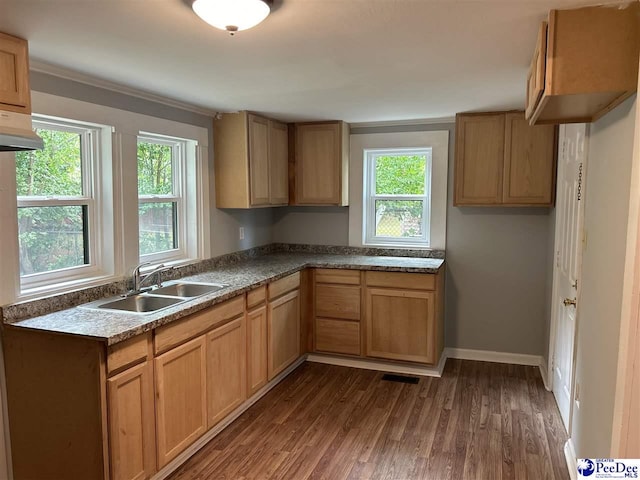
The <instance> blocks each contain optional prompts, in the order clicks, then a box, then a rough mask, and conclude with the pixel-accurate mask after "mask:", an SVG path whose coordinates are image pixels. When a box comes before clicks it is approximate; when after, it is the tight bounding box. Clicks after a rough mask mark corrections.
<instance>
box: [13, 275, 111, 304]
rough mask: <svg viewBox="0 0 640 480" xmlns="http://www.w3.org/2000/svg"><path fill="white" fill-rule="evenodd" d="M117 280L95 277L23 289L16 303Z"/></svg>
mask: <svg viewBox="0 0 640 480" xmlns="http://www.w3.org/2000/svg"><path fill="white" fill-rule="evenodd" d="M118 280H120V279H119V278H118V277H115V276H114V275H96V276H92V277H88V278H81V279H76V280H70V281H66V282H59V283H54V284H51V285H46V286H40V287H32V288H25V289H21V290H20V294H19V295H18V296H17V298H16V303H17V302H24V301H29V300H39V299H42V298H47V297H53V296H55V295H59V294H65V293H72V292H75V291H78V290H83V289H85V288H91V287H99V286H102V285H107V284H109V283H113V282H116V281H118Z"/></svg>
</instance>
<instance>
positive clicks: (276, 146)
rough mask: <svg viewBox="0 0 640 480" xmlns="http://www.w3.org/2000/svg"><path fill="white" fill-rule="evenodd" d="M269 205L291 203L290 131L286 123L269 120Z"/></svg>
mask: <svg viewBox="0 0 640 480" xmlns="http://www.w3.org/2000/svg"><path fill="white" fill-rule="evenodd" d="M269 165H270V168H271V170H270V172H269V203H270V204H271V205H287V204H288V203H289V129H288V127H287V124H286V123H280V122H276V121H274V120H269Z"/></svg>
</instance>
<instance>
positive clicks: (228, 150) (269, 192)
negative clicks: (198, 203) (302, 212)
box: [213, 112, 289, 208]
mask: <svg viewBox="0 0 640 480" xmlns="http://www.w3.org/2000/svg"><path fill="white" fill-rule="evenodd" d="M213 132H214V139H215V141H214V168H215V177H216V206H217V207H218V208H252V207H268V206H273V205H287V204H288V203H289V173H288V172H289V171H288V168H289V163H288V162H289V153H288V151H289V147H288V128H287V125H286V124H284V123H280V122H277V121H275V120H271V119H269V118H265V117H261V116H259V115H255V114H252V113H248V112H239V113H225V114H222V115H221V117H220V118H216V119H215V120H214V122H213Z"/></svg>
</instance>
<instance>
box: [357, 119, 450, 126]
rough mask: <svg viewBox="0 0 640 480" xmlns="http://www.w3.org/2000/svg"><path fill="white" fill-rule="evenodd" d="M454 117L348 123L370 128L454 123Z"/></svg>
mask: <svg viewBox="0 0 640 480" xmlns="http://www.w3.org/2000/svg"><path fill="white" fill-rule="evenodd" d="M455 122H456V117H440V118H418V119H415V120H393V121H389V122H384V121H383V122H364V123H350V124H349V126H350V127H351V128H372V127H404V126H408V125H433V124H437V123H455Z"/></svg>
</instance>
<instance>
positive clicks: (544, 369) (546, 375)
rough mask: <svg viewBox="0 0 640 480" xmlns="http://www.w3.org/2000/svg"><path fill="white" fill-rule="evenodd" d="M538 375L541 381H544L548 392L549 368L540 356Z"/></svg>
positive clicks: (549, 387)
mask: <svg viewBox="0 0 640 480" xmlns="http://www.w3.org/2000/svg"><path fill="white" fill-rule="evenodd" d="M540 376H541V377H542V383H544V388H545V389H546V390H547V391H548V392H550V391H551V384H550V383H549V368H548V367H547V361H546V360H545V359H544V357H542V358H541V359H540Z"/></svg>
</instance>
